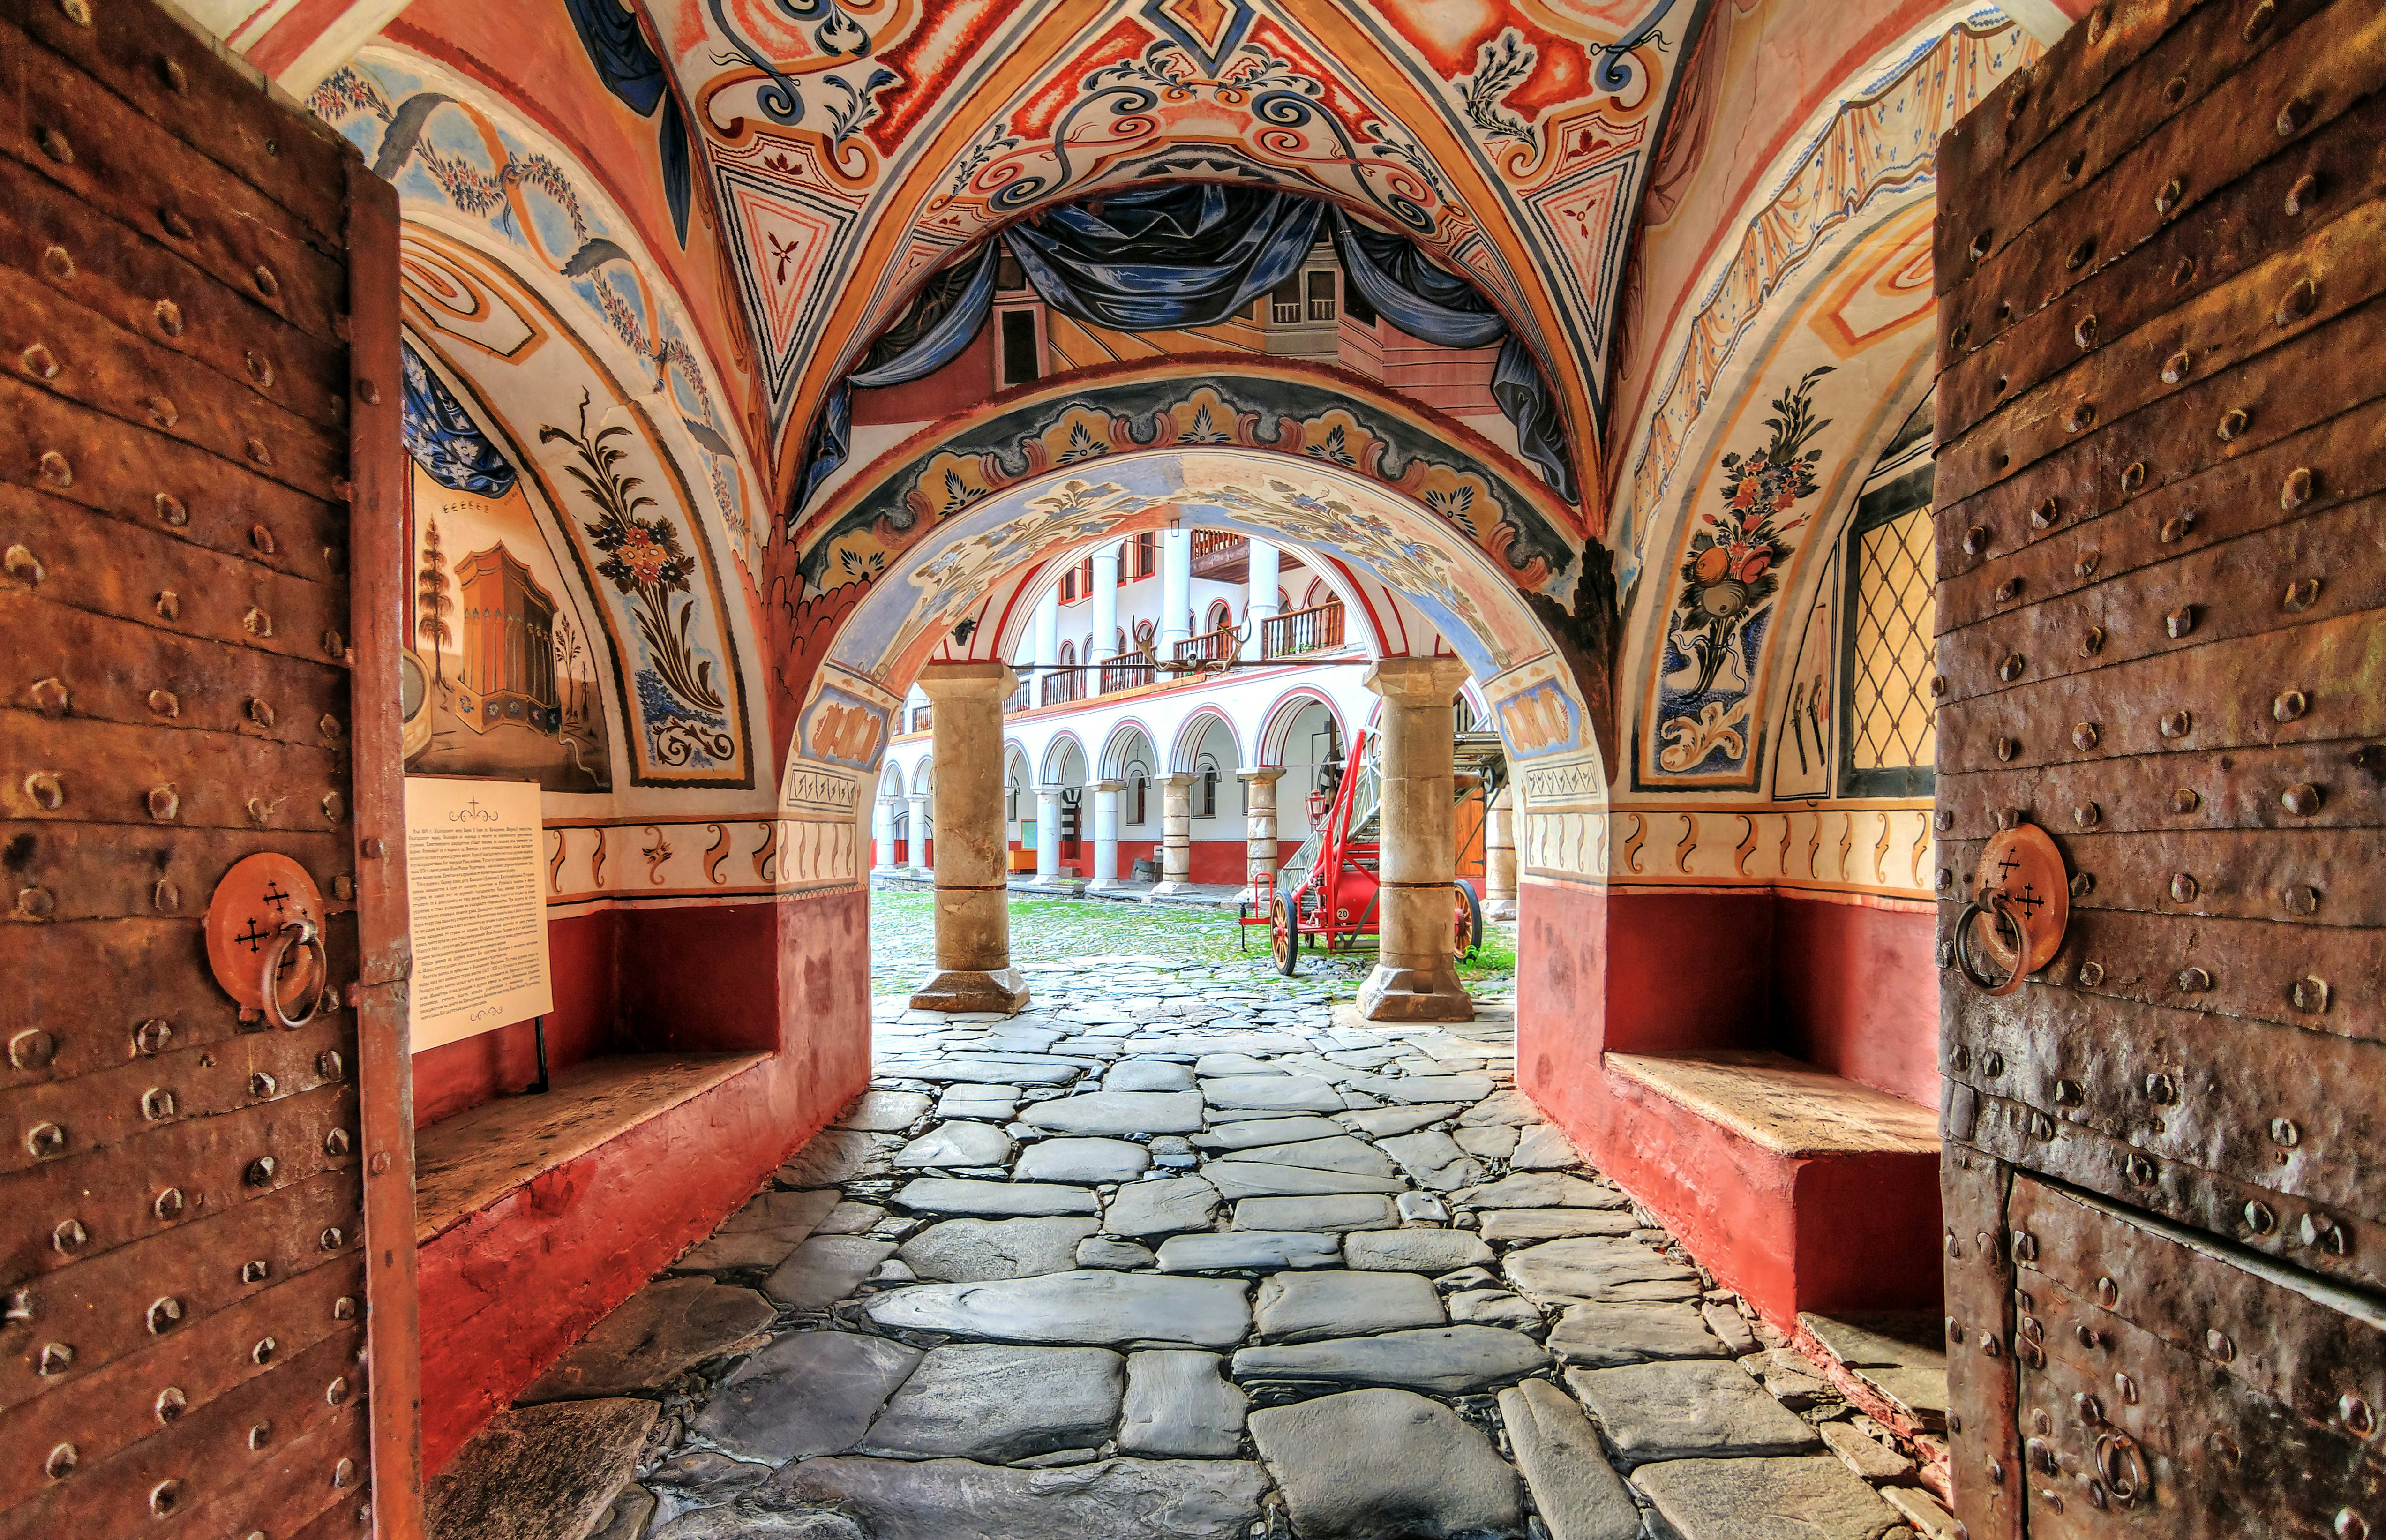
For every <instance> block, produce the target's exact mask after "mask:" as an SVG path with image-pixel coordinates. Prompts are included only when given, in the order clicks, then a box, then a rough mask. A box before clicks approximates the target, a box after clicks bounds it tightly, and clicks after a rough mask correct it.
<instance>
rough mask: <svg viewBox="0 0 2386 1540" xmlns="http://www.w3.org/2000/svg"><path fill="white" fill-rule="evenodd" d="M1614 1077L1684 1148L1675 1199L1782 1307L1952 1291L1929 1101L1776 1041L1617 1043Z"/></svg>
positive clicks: (1917, 1300) (1920, 1299)
mask: <svg viewBox="0 0 2386 1540" xmlns="http://www.w3.org/2000/svg"><path fill="white" fill-rule="evenodd" d="M1603 1064H1604V1068H1605V1070H1606V1077H1607V1081H1608V1083H1609V1085H1610V1087H1611V1088H1612V1089H1613V1090H1614V1093H1615V1094H1616V1096H1618V1097H1619V1098H1621V1099H1623V1100H1625V1101H1626V1102H1628V1103H1630V1104H1632V1105H1633V1107H1634V1108H1635V1109H1636V1110H1637V1111H1638V1112H1639V1114H1640V1115H1641V1116H1642V1118H1643V1119H1645V1120H1646V1121H1647V1122H1649V1123H1650V1124H1651V1125H1654V1126H1656V1127H1662V1128H1664V1130H1665V1131H1666V1132H1667V1134H1668V1136H1669V1140H1670V1142H1671V1144H1672V1145H1673V1148H1672V1149H1671V1150H1669V1151H1668V1153H1667V1154H1666V1156H1665V1163H1666V1164H1667V1166H1668V1167H1669V1168H1671V1169H1670V1171H1669V1172H1668V1177H1669V1180H1670V1181H1671V1182H1673V1183H1677V1187H1676V1191H1677V1192H1678V1194H1679V1195H1680V1196H1679V1197H1678V1199H1677V1201H1678V1202H1679V1203H1681V1204H1682V1205H1684V1206H1685V1208H1686V1210H1687V1211H1685V1212H1680V1213H1674V1214H1669V1215H1667V1218H1668V1220H1669V1221H1671V1222H1674V1223H1675V1224H1676V1226H1677V1228H1678V1229H1680V1230H1681V1231H1682V1232H1683V1235H1684V1239H1685V1240H1686V1241H1688V1242H1689V1245H1690V1247H1691V1249H1692V1251H1693V1252H1695V1253H1696V1254H1697V1255H1698V1256H1700V1257H1701V1258H1702V1259H1704V1260H1706V1261H1707V1262H1708V1264H1709V1266H1710V1267H1711V1268H1712V1270H1713V1271H1714V1272H1715V1273H1716V1275H1717V1277H1718V1278H1719V1279H1720V1280H1721V1281H1722V1282H1724V1283H1726V1284H1727V1285H1728V1286H1730V1287H1734V1288H1737V1289H1739V1291H1740V1292H1741V1293H1743V1294H1745V1295H1747V1296H1749V1297H1750V1298H1751V1299H1752V1300H1753V1301H1754V1302H1755V1303H1756V1304H1757V1305H1758V1307H1759V1308H1761V1309H1763V1310H1764V1313H1765V1315H1766V1316H1767V1317H1768V1318H1770V1319H1772V1320H1775V1321H1790V1320H1794V1318H1795V1317H1796V1315H1797V1314H1798V1313H1799V1312H1800V1311H1802V1310H1876V1309H1900V1308H1924V1307H1928V1306H1930V1305H1931V1304H1933V1302H1935V1301H1936V1300H1937V1298H1938V1297H1939V1292H1940V1284H1939V1268H1938V1247H1939V1232H1940V1221H1939V1196H1938V1194H1939V1188H1938V1183H1939V1175H1938V1173H1939V1131H1938V1121H1937V1119H1936V1117H1935V1116H1934V1114H1933V1113H1932V1112H1931V1110H1930V1109H1929V1108H1926V1107H1921V1106H1917V1105H1916V1104H1915V1103H1913V1102H1910V1101H1907V1100H1905V1099H1904V1098H1903V1097H1900V1096H1890V1094H1889V1093H1887V1092H1885V1091H1880V1090H1876V1089H1875V1088H1873V1087H1871V1086H1868V1085H1864V1084H1861V1083H1857V1082H1855V1081H1852V1080H1848V1079H1846V1078H1844V1077H1842V1076H1840V1075H1835V1074H1832V1073H1831V1072H1829V1071H1828V1070H1823V1069H1820V1068H1817V1067H1816V1066H1815V1065H1812V1064H1808V1063H1804V1062H1802V1061H1801V1060H1798V1059H1795V1058H1789V1056H1788V1055H1786V1054H1781V1053H1776V1052H1772V1051H1769V1050H1764V1049H1745V1050H1728V1051H1707V1052H1700V1053H1681V1054H1625V1053H1610V1054H1608V1055H1606V1056H1605V1058H1604V1060H1603Z"/></svg>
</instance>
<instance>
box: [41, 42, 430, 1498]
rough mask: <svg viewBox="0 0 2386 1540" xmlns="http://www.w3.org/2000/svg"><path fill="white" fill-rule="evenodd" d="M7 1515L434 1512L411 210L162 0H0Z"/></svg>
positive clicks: (343, 147) (344, 149) (343, 148)
mask: <svg viewBox="0 0 2386 1540" xmlns="http://www.w3.org/2000/svg"><path fill="white" fill-rule="evenodd" d="M0 99H5V100H6V102H7V103H8V106H7V107H6V110H0V205H5V207H6V214H5V215H4V216H0V657H5V658H6V670H7V673H8V678H7V681H6V691H5V696H0V698H5V703H6V709H5V711H0V745H4V746H5V751H4V752H0V823H5V827H4V828H0V850H4V851H5V859H6V874H5V876H6V882H5V884H0V909H5V910H6V915H7V920H8V921H9V923H8V925H7V927H6V930H5V931H0V958H5V973H0V977H5V980H6V983H5V987H0V1043H5V1045H6V1055H7V1058H6V1066H5V1069H0V1077H5V1078H0V1104H5V1107H6V1112H5V1114H0V1129H5V1132H6V1145H5V1146H0V1289H5V1296H6V1304H7V1309H6V1321H5V1324H0V1345H5V1353H0V1535H6V1536H10V1537H15V1536H35V1535H39V1536H45V1537H57V1536H90V1537H94V1540H97V1537H102V1536H107V1537H113V1536H119V1535H136V1534H138V1535H152V1534H154V1535H180V1534H189V1535H194V1536H207V1537H208V1540H213V1537H215V1536H234V1537H243V1536H251V1537H253V1536H259V1535H261V1536H264V1537H265V1540H297V1537H301V1536H303V1537H307V1540H317V1537H330V1536H351V1535H363V1534H370V1533H374V1532H376V1531H378V1532H379V1533H381V1534H414V1533H418V1532H419V1528H420V1519H419V1510H420V1496H419V1487H420V1477H419V1474H418V1473H417V1471H416V1469H415V1466H416V1465H418V1464H419V1460H417V1459H415V1458H414V1456H413V1453H412V1450H413V1448H414V1446H413V1444H412V1443H411V1442H410V1440H411V1439H412V1436H413V1435H412V1431H411V1430H412V1429H413V1427H414V1424H415V1411H414V1408H413V1401H414V1389H413V1383H414V1371H413V1352H414V1349H413V1345H412V1340H411V1338H412V1330H413V1307H412V1265H413V1264H412V1255H413V1252H412V1230H413V1223H412V1200H411V1196H410V1187H409V1183H410V1169H411V1146H410V1133H409V1124H410V1119H409V1118H408V1116H407V1109H406V1106H405V1078H404V1069H405V1062H406V1058H405V1055H406V1043H405V1031H404V1022H405V1014H404V998H403V994H402V991H403V988H404V977H405V971H406V960H407V958H406V947H405V941H404V935H405V910H404V894H405V884H404V880H403V871H402V861H403V851H402V848H401V845H400V837H399V836H400V833H401V830H402V813H401V810H400V808H399V804H398V799H397V791H398V785H399V782H398V769H399V766H398V753H397V720H396V679H397V674H396V656H397V653H396V647H397V641H398V636H397V630H396V628H397V625H398V621H399V618H400V610H399V608H398V603H399V599H398V594H397V590H396V584H395V582H394V581H393V580H394V579H395V577H396V574H397V573H398V572H399V571H400V570H401V567H402V563H401V562H400V560H399V557H398V555H397V549H396V545H397V533H396V530H397V519H396V509H397V507H398V502H397V494H398V492H399V482H398V480H397V477H398V473H399V471H398V468H399V467H400V466H401V465H402V463H403V462H402V460H401V459H400V458H399V456H400V454H401V450H400V447H399V444H398V429H397V407H396V402H397V400H398V391H397V388H396V386H397V382H396V377H395V371H396V356H397V355H396V326H397V319H396V198H395V194H394V193H393V191H392V190H391V189H390V188H389V187H388V186H387V185H386V184H385V183H383V182H379V181H378V180H377V179H375V178H373V177H372V176H370V174H369V173H368V172H367V171H366V170H365V169H364V168H363V167H362V166H361V164H360V163H359V162H358V158H357V157H356V154H355V152H354V151H353V150H351V149H349V148H348V147H347V146H346V145H345V144H343V143H342V142H340V141H339V140H338V139H337V138H336V137H334V136H333V135H332V134H330V133H329V132H328V131H324V130H323V129H321V128H320V126H319V125H317V124H316V123H314V122H313V121H312V120H311V119H308V118H306V117H305V116H303V115H301V114H300V113H298V112H296V111H295V110H293V109H291V108H288V107H285V106H278V105H276V104H274V103H273V102H272V101H270V99H269V98H268V96H267V94H266V93H265V91H264V90H263V88H262V87H261V86H260V85H259V84H257V82H256V81H254V80H253V79H252V78H250V77H249V76H248V75H247V74H246V73H245V71H244V70H242V69H240V68H238V67H236V66H234V65H232V64H229V63H227V62H225V61H224V60H222V59H221V58H220V57H219V56H217V54H216V52H215V50H214V48H213V46H212V44H209V43H208V42H207V41H205V40H203V39H202V38H200V37H199V36H197V35H195V34H194V33H192V32H191V31H186V30H185V29H184V28H183V27H182V26H181V25H180V24H178V23H176V22H174V21H172V20H170V19H168V18H167V17H166V16H165V14H164V13H162V12H160V11H158V10H157V9H156V8H154V7H153V6H150V5H148V4H147V3H146V0H5V3H0ZM257 852H278V853H280V854H282V855H283V856H287V857H289V858H294V859H295V861H297V862H298V863H299V865H300V867H302V868H303V869H304V870H305V872H306V873H307V874H308V877H310V878H311V879H312V881H313V883H315V884H316V885H317V886H318V887H319V888H320V893H321V895H322V898H323V900H324V904H325V908H324V911H323V914H322V917H321V918H322V920H323V924H322V938H323V945H324V960H323V961H322V962H321V963H320V964H312V963H302V964H300V966H305V967H312V968H313V969H314V971H313V972H312V973H311V974H308V973H303V972H302V973H300V974H299V975H298V978H299V981H300V982H299V983H297V984H296V985H295V990H296V996H295V999H294V1001H293V1002H292V1004H291V1005H290V1007H289V1008H288V1011H287V1014H289V1015H292V1016H297V1015H300V1014H302V1013H303V1008H304V1007H306V1006H308V1005H310V1004H312V1005H317V1006H319V1008H318V1009H317V1010H316V1013H315V1014H314V1015H313V1017H312V1019H310V1020H306V1021H304V1022H303V1024H300V1025H297V1026H296V1027H295V1028H293V1029H290V1030H283V1029H282V1028H280V1027H269V1026H267V1024H266V1022H265V1020H263V1019H262V1018H255V1013H254V1012H252V1013H250V1015H251V1017H252V1018H255V1019H248V1020H245V1019H244V1018H243V1014H242V1012H241V1009H240V1008H239V1007H238V1006H236V1005H235V1003H234V1001H233V1000H232V997H231V996H230V995H227V994H226V993H225V991H224V989H223V988H222V987H220V985H219V983H218V982H217V977H216V975H215V974H213V973H212V972H211V970H210V967H209V963H208V959H207V943H206V941H205V939H204V937H203V920H204V918H205V916H206V915H207V910H208V907H209V901H210V897H211V895H212V894H213V893H214V891H215V888H216V885H217V883H218V882H219V880H220V878H222V877H223V875H224V873H225V872H226V871H227V870H229V869H230V868H231V867H232V864H233V863H234V862H235V861H237V860H239V859H241V858H244V857H247V856H250V855H252V854H254V853H257ZM277 891H278V890H277ZM289 955H292V956H300V955H303V954H289ZM368 1307H370V1308H368Z"/></svg>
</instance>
